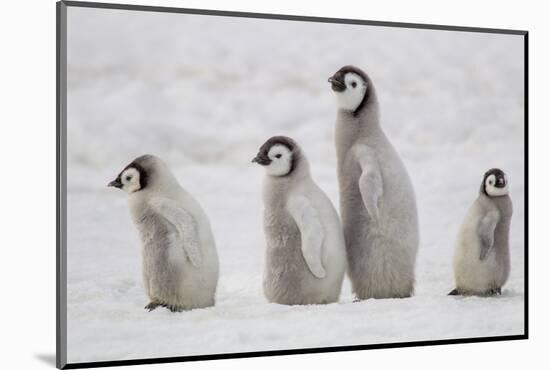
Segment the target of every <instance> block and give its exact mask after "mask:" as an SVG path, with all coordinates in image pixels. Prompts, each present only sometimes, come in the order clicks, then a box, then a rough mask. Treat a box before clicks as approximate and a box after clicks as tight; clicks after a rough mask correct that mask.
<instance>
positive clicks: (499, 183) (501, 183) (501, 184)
mask: <svg viewBox="0 0 550 370" xmlns="http://www.w3.org/2000/svg"><path fill="white" fill-rule="evenodd" d="M505 186H506V180H505V179H504V177H499V178H498V180H497V188H503V187H505Z"/></svg>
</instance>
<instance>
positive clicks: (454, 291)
mask: <svg viewBox="0 0 550 370" xmlns="http://www.w3.org/2000/svg"><path fill="white" fill-rule="evenodd" d="M447 295H460V293H459V292H458V289H453V290H451V291H450V292H449V294H447Z"/></svg>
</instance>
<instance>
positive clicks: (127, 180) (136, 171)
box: [107, 155, 154, 194]
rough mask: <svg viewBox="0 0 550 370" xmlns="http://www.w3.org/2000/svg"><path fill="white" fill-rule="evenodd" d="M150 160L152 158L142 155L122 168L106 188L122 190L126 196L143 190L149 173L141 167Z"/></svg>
mask: <svg viewBox="0 0 550 370" xmlns="http://www.w3.org/2000/svg"><path fill="white" fill-rule="evenodd" d="M151 158H154V157H153V156H149V155H144V156H141V157H138V158H136V159H134V161H133V162H132V163H130V164H129V165H127V166H126V167H124V169H123V170H122V171H121V172H120V173H119V174H118V176H117V178H116V179H114V180H113V181H111V182H110V183H109V184H108V185H107V186H113V187H115V188H119V189H122V190H124V191H125V192H127V193H128V194H131V193H135V192H136V191H139V190H142V189H144V188H145V187H147V182H148V179H149V171H147V170H146V168H145V167H144V166H143V162H145V161H147V160H149V159H151Z"/></svg>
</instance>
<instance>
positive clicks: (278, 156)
mask: <svg viewBox="0 0 550 370" xmlns="http://www.w3.org/2000/svg"><path fill="white" fill-rule="evenodd" d="M282 156H283V155H282V154H275V158H281V157H282Z"/></svg>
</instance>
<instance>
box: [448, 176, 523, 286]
mask: <svg viewBox="0 0 550 370" xmlns="http://www.w3.org/2000/svg"><path fill="white" fill-rule="evenodd" d="M512 211H513V210H512V201H511V199H510V196H509V195H508V180H507V179H506V175H505V174H504V172H503V171H502V170H500V169H498V168H493V169H490V170H489V171H487V172H486V173H485V175H484V176H483V181H482V183H481V187H480V189H479V196H478V197H477V199H476V200H475V202H474V204H473V205H472V206H471V207H470V209H469V211H468V213H467V214H466V218H465V219H464V222H463V224H462V227H461V229H460V233H459V235H458V240H457V243H456V250H455V257H454V273H455V284H456V285H455V286H456V289H454V290H453V291H451V292H450V293H449V295H494V294H500V293H501V288H502V286H503V285H504V284H505V283H506V280H508V275H509V274H510V246H509V242H508V237H509V234H510V222H511V219H512Z"/></svg>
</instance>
